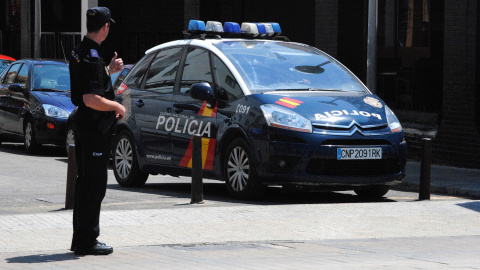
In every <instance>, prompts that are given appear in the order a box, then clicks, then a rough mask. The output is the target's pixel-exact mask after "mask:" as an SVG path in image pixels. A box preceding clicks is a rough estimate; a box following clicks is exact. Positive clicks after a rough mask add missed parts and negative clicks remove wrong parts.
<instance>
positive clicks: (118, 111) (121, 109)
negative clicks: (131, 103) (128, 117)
mask: <svg viewBox="0 0 480 270" xmlns="http://www.w3.org/2000/svg"><path fill="white" fill-rule="evenodd" d="M115 114H116V116H117V119H118V120H120V119H122V118H124V117H125V107H124V106H123V105H122V104H120V103H118V107H117V109H116V110H115Z"/></svg>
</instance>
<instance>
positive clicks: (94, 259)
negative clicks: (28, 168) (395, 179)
mask: <svg viewBox="0 0 480 270" xmlns="http://www.w3.org/2000/svg"><path fill="white" fill-rule="evenodd" d="M419 176H420V164H419V163H416V162H409V163H408V164H407V177H406V179H405V180H404V183H403V184H401V185H400V186H398V189H410V190H414V191H417V190H418V182H419ZM479 176H480V171H479V170H469V169H459V168H451V167H444V166H436V165H433V166H432V177H431V178H432V193H434V192H441V193H446V194H451V195H462V196H476V197H480V178H479ZM214 206H215V203H214V202H209V201H208V199H206V203H205V204H203V205H194V206H193V207H192V206H188V207H186V206H185V205H184V204H177V205H175V206H174V207H173V208H169V209H141V210H110V211H102V216H101V221H100V222H101V228H102V232H101V237H100V239H99V240H101V241H104V242H106V243H108V244H109V245H112V246H113V247H114V253H113V254H112V255H109V256H76V255H74V254H73V253H72V252H70V251H69V250H68V248H69V246H70V238H71V233H72V229H71V217H72V212H71V210H60V211H54V212H50V213H41V214H15V215H0V269H135V270H137V269H267V270H268V269H385V268H388V269H408V268H415V269H436V270H437V269H461V268H462V269H465V268H466V269H477V268H478V265H480V257H479V256H478V254H479V253H480V244H479V243H480V226H477V224H479V223H480V201H474V200H473V201H472V200H467V199H455V198H449V197H447V198H444V199H439V200H431V201H415V200H414V201H404V202H388V201H386V202H368V203H329V204H285V205H255V204H252V205H240V206H239V205H232V206H215V207H214Z"/></svg>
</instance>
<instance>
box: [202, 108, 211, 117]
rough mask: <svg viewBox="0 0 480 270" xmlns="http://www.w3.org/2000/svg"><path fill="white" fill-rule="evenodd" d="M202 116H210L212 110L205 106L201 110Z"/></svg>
mask: <svg viewBox="0 0 480 270" xmlns="http://www.w3.org/2000/svg"><path fill="white" fill-rule="evenodd" d="M202 115H203V116H212V109H210V108H208V107H207V106H205V109H203V114H202Z"/></svg>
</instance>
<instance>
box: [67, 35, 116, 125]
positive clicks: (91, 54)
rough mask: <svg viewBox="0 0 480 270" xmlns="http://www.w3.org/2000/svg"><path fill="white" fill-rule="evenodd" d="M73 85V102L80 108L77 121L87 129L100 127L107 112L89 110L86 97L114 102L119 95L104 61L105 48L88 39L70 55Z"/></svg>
mask: <svg viewBox="0 0 480 270" xmlns="http://www.w3.org/2000/svg"><path fill="white" fill-rule="evenodd" d="M70 83H71V95H72V97H71V99H72V103H73V104H74V105H76V106H78V111H77V114H76V116H75V119H74V122H76V124H78V125H81V126H82V127H84V128H87V129H88V127H95V126H97V124H98V120H99V119H100V118H101V117H102V116H105V114H106V112H100V111H96V110H94V109H91V108H89V107H87V106H86V105H85V103H84V102H83V95H85V94H96V95H99V96H102V97H104V98H107V99H109V100H113V99H114V98H115V94H114V92H113V88H112V82H111V79H110V74H109V72H108V69H107V67H106V65H105V62H104V60H103V50H102V47H100V45H99V44H98V43H96V42H95V41H93V40H91V39H89V38H88V37H86V36H85V37H84V38H83V40H82V42H81V43H80V44H78V45H77V47H75V49H73V51H72V54H71V56H70ZM110 113H111V112H110Z"/></svg>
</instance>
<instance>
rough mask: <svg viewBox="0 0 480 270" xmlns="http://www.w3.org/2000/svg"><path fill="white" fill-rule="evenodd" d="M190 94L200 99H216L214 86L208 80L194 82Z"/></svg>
mask: <svg viewBox="0 0 480 270" xmlns="http://www.w3.org/2000/svg"><path fill="white" fill-rule="evenodd" d="M190 96H191V97H192V98H194V99H199V100H214V99H215V93H214V92H213V89H212V87H211V86H210V84H209V83H207V82H201V83H196V84H193V85H192V86H191V87H190Z"/></svg>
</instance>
